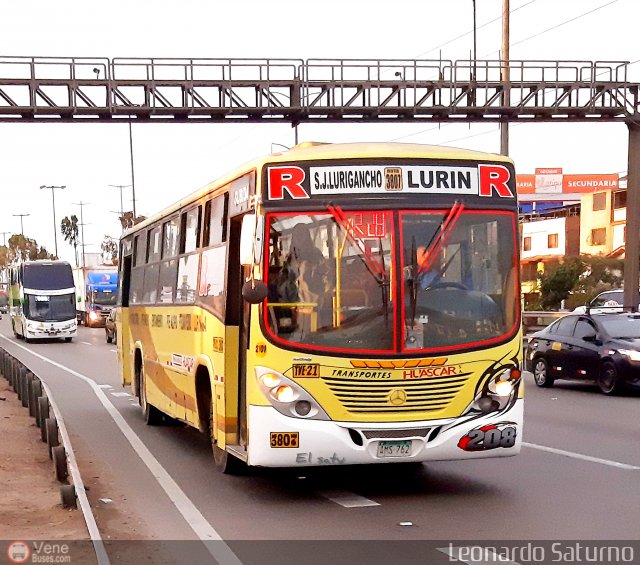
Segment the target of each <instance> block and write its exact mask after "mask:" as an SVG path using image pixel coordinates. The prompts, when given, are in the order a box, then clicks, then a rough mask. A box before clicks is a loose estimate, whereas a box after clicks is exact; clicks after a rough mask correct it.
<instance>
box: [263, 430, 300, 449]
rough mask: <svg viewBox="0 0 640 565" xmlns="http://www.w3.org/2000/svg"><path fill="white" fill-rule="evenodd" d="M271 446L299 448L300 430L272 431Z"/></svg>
mask: <svg viewBox="0 0 640 565" xmlns="http://www.w3.org/2000/svg"><path fill="white" fill-rule="evenodd" d="M270 440H271V441H270V443H271V447H272V448H273V447H275V448H278V447H281V448H285V449H286V448H289V449H297V448H298V447H300V441H299V438H298V432H271V437H270Z"/></svg>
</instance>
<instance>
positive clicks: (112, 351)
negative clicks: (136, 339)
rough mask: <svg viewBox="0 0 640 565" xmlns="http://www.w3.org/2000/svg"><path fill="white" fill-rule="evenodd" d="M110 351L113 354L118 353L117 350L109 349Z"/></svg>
mask: <svg viewBox="0 0 640 565" xmlns="http://www.w3.org/2000/svg"><path fill="white" fill-rule="evenodd" d="M109 351H111V353H118V350H117V349H109Z"/></svg>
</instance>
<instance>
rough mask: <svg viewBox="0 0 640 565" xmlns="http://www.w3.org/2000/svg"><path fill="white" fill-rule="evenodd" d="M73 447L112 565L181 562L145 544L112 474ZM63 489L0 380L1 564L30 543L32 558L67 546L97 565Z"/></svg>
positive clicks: (75, 441)
mask: <svg viewBox="0 0 640 565" xmlns="http://www.w3.org/2000/svg"><path fill="white" fill-rule="evenodd" d="M71 442H72V446H73V449H74V453H75V454H76V458H77V460H78V465H79V467H80V472H81V474H82V478H83V481H84V483H85V488H86V492H87V497H88V499H89V504H90V506H91V508H92V511H93V514H94V517H95V519H96V522H97V525H98V528H99V530H100V533H101V535H102V539H103V541H104V542H105V545H106V547H107V548H108V549H107V551H108V553H109V556H110V559H111V562H112V563H118V564H120V563H122V564H129V563H131V564H133V563H136V564H146V563H149V564H151V563H153V564H154V565H156V564H165V563H178V562H179V560H175V559H172V558H170V557H167V556H166V555H164V554H163V553H164V551H163V547H162V546H161V545H160V544H158V543H144V541H143V540H150V539H153V536H151V535H149V532H148V530H147V528H146V527H145V525H144V524H143V523H142V521H141V520H140V519H139V518H137V517H136V516H135V514H133V515H132V514H131V513H130V512H127V511H126V510H125V509H126V508H127V499H126V497H124V496H123V495H121V494H120V493H119V491H118V489H117V488H116V484H115V482H114V481H113V479H112V477H111V473H110V471H109V469H106V468H104V467H103V466H100V465H98V464H97V463H96V462H94V461H93V460H92V458H91V456H90V455H88V453H89V450H88V449H87V446H86V445H85V444H84V442H83V441H82V439H81V438H79V437H77V436H72V437H71ZM60 485H61V483H59V482H58V481H57V480H56V477H55V472H54V467H53V462H52V461H51V459H49V453H48V449H47V444H46V443H43V442H42V441H41V439H40V429H39V428H38V427H37V426H36V424H35V421H34V419H33V418H32V417H31V416H29V410H28V408H24V407H23V406H22V402H21V401H20V400H19V399H18V395H17V394H16V393H15V392H13V389H12V388H11V386H10V385H9V383H8V382H7V380H6V379H5V378H4V377H2V376H0V565H3V564H4V563H12V562H13V561H11V560H9V561H7V558H8V557H7V552H8V551H10V549H9V548H10V546H11V544H12V543H13V542H23V543H26V544H27V545H29V547H30V548H31V551H32V554H33V553H34V547H35V544H36V543H38V540H39V541H45V542H47V543H57V542H65V544H66V543H68V545H69V547H70V556H71V557H72V562H75V563H86V564H94V563H96V555H95V550H94V549H93V545H92V542H91V541H90V536H89V533H88V531H87V527H86V524H85V521H84V516H83V514H82V511H81V510H80V508H77V509H67V508H63V506H62V501H61V498H60ZM107 497H112V498H107ZM116 540H118V541H117V542H116ZM114 542H116V543H115V544H114ZM140 542H143V543H140ZM123 554H124V555H123ZM33 556H34V557H35V555H33Z"/></svg>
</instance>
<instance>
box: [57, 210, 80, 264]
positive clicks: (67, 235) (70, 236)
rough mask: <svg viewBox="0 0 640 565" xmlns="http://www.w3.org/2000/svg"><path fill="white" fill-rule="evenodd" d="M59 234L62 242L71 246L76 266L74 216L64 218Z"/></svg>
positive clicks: (76, 231) (76, 243) (76, 248)
mask: <svg viewBox="0 0 640 565" xmlns="http://www.w3.org/2000/svg"><path fill="white" fill-rule="evenodd" d="M60 233H61V234H62V235H63V237H64V240H65V241H66V242H68V243H69V245H72V246H73V252H74V254H75V258H76V266H77V265H78V233H79V232H78V218H77V216H76V215H75V214H72V215H71V217H69V216H65V217H64V218H62V221H61V222H60Z"/></svg>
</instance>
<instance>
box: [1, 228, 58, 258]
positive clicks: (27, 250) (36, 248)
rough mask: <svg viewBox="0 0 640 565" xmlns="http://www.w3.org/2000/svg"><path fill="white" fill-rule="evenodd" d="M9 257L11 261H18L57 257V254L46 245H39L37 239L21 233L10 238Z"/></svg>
mask: <svg viewBox="0 0 640 565" xmlns="http://www.w3.org/2000/svg"><path fill="white" fill-rule="evenodd" d="M8 258H9V262H10V263H15V262H16V261H35V260H36V259H55V256H54V255H52V254H51V253H49V252H48V251H47V249H46V248H45V247H44V246H40V245H38V242H37V241H36V240H35V239H31V238H29V237H25V236H24V235H22V234H19V235H12V236H11V237H10V238H9V253H8Z"/></svg>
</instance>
